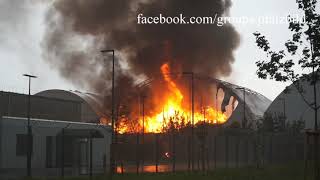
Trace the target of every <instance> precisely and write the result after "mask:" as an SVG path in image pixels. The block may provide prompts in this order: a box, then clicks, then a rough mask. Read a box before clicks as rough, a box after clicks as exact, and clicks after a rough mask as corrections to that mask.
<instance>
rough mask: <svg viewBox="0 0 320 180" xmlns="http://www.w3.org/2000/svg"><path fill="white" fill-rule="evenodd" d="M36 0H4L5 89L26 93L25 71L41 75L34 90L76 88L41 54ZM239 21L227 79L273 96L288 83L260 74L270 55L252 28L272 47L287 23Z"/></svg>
mask: <svg viewBox="0 0 320 180" xmlns="http://www.w3.org/2000/svg"><path fill="white" fill-rule="evenodd" d="M34 1H36V0H0V76H1V78H0V90H4V91H13V92H20V93H26V92H27V79H26V78H24V77H23V76H22V74H23V73H31V74H34V75H37V76H39V78H38V79H35V80H34V81H33V84H32V92H33V93H36V92H39V91H41V90H46V89H53V88H54V89H65V90H70V89H72V90H75V89H77V87H74V86H73V85H72V84H70V83H69V82H67V81H65V80H64V79H63V78H61V77H59V75H58V73H57V72H56V71H55V69H52V68H51V67H50V66H49V65H48V64H46V63H45V62H44V61H43V60H42V57H41V40H42V37H43V34H44V28H45V27H44V23H43V20H44V15H45V12H46V9H47V6H48V4H46V3H32V4H31V3H30V2H34ZM295 1H296V0H281V1H280V0H259V1H257V0H234V1H233V6H232V9H231V12H230V13H231V16H234V17H241V16H247V17H253V18H257V17H259V16H286V15H288V14H299V13H300V12H299V11H298V10H297V5H296V3H295ZM12 12H15V13H12ZM234 25H235V27H236V29H237V30H238V32H239V33H240V35H241V45H240V47H239V48H238V49H237V51H236V52H235V58H236V61H235V63H234V64H233V73H232V75H231V76H230V77H226V78H224V79H225V80H227V81H230V82H232V83H235V84H237V85H241V86H245V87H248V88H251V89H253V90H255V91H257V92H260V93H261V94H263V95H265V96H266V97H268V98H270V99H271V100H272V99H274V98H275V97H276V96H277V95H278V94H279V93H280V92H281V91H282V90H283V89H284V87H285V86H286V85H288V84H284V83H279V82H274V81H270V80H261V79H258V78H257V77H256V75H255V72H256V66H255V61H256V60H259V59H262V58H265V55H264V54H263V53H262V52H261V51H260V50H259V49H258V48H257V47H256V45H255V43H254V41H255V39H254V36H253V35H252V33H253V32H255V31H260V32H261V33H263V34H264V35H266V36H267V37H268V38H269V40H270V43H271V45H272V46H273V48H274V49H275V50H279V49H281V48H283V47H284V46H283V44H284V42H285V41H286V40H287V39H289V38H290V31H289V30H288V29H287V26H288V25H287V24H282V25H270V24H269V25H268V24H264V25H258V24H250V23H249V24H238V23H236V24H234Z"/></svg>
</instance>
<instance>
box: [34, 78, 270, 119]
mask: <svg viewBox="0 0 320 180" xmlns="http://www.w3.org/2000/svg"><path fill="white" fill-rule="evenodd" d="M195 78H197V79H199V80H205V81H207V82H208V83H215V84H218V87H219V88H222V89H223V90H224V92H228V94H229V96H234V97H235V98H236V99H237V100H238V102H239V103H238V106H237V107H236V109H235V110H234V112H233V114H232V115H231V117H230V118H229V120H231V121H228V123H226V125H228V124H230V123H232V122H233V121H239V120H240V119H241V118H242V116H243V115H242V114H243V111H242V109H243V104H244V96H243V95H244V94H243V88H244V87H241V86H238V85H235V84H231V83H228V82H226V81H222V80H218V79H214V78H210V77H198V76H196V77H195ZM146 82H147V81H146ZM148 82H149V81H148ZM140 84H143V83H140ZM244 89H245V94H246V95H245V96H246V100H245V104H246V119H247V120H249V121H252V120H257V119H258V118H260V117H262V116H263V114H264V112H265V110H266V109H267V107H268V106H269V105H270V104H271V101H270V100H269V99H268V98H266V97H265V96H263V95H261V94H259V93H257V92H255V91H253V90H250V89H248V88H244ZM37 95H40V96H50V97H56V98H61V99H69V100H78V101H83V102H85V103H87V104H88V105H89V106H90V108H91V109H92V111H93V112H95V113H96V115H97V116H99V117H105V116H106V115H105V114H106V113H105V112H106V111H104V110H103V105H104V97H103V96H102V95H98V94H93V93H83V92H80V91H65V90H58V89H52V90H46V91H42V92H39V93H37Z"/></svg>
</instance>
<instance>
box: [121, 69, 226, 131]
mask: <svg viewBox="0 0 320 180" xmlns="http://www.w3.org/2000/svg"><path fill="white" fill-rule="evenodd" d="M160 69H161V73H162V76H163V79H164V82H165V84H166V86H167V88H166V89H167V91H166V92H165V96H163V97H162V98H161V100H160V101H161V102H158V101H159V100H158V101H157V106H159V107H157V109H158V111H155V112H146V113H145V116H144V117H143V116H142V115H141V114H140V116H139V118H138V119H137V121H134V122H132V123H130V120H128V119H127V120H125V119H126V118H127V117H120V118H119V119H118V123H117V125H116V130H117V132H118V133H120V134H123V133H135V132H142V127H144V132H145V133H161V132H165V131H166V130H168V129H170V128H175V129H181V128H183V127H187V126H188V125H191V124H192V113H191V110H190V108H188V107H184V106H183V100H184V95H183V93H182V91H181V90H180V89H179V87H178V85H177V84H176V83H175V82H174V80H173V79H172V75H171V72H170V66H169V64H168V63H165V64H163V65H162V66H161V68H160ZM228 117H229V115H228V113H227V112H225V113H223V112H221V111H218V110H216V108H214V107H213V106H206V107H202V108H200V109H199V108H198V109H197V110H195V111H194V121H193V122H194V124H195V125H196V124H198V123H201V122H202V123H208V124H223V123H225V122H226V121H227V119H228Z"/></svg>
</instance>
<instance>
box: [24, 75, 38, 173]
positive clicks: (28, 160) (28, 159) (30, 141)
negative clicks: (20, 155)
mask: <svg viewBox="0 0 320 180" xmlns="http://www.w3.org/2000/svg"><path fill="white" fill-rule="evenodd" d="M23 76H25V77H27V78H28V81H29V93H28V104H27V116H28V124H27V128H28V135H27V139H28V147H27V176H28V177H31V155H32V152H31V151H32V144H33V143H32V129H31V126H30V109H31V78H37V76H33V75H30V74H23Z"/></svg>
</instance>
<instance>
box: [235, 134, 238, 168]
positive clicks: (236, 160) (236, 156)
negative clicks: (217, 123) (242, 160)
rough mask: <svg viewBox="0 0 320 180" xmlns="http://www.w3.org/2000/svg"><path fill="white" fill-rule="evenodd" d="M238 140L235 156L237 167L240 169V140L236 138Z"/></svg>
mask: <svg viewBox="0 0 320 180" xmlns="http://www.w3.org/2000/svg"><path fill="white" fill-rule="evenodd" d="M235 139H236V148H235V153H236V154H235V156H236V167H237V168H238V167H239V138H238V137H236V136H235Z"/></svg>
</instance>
